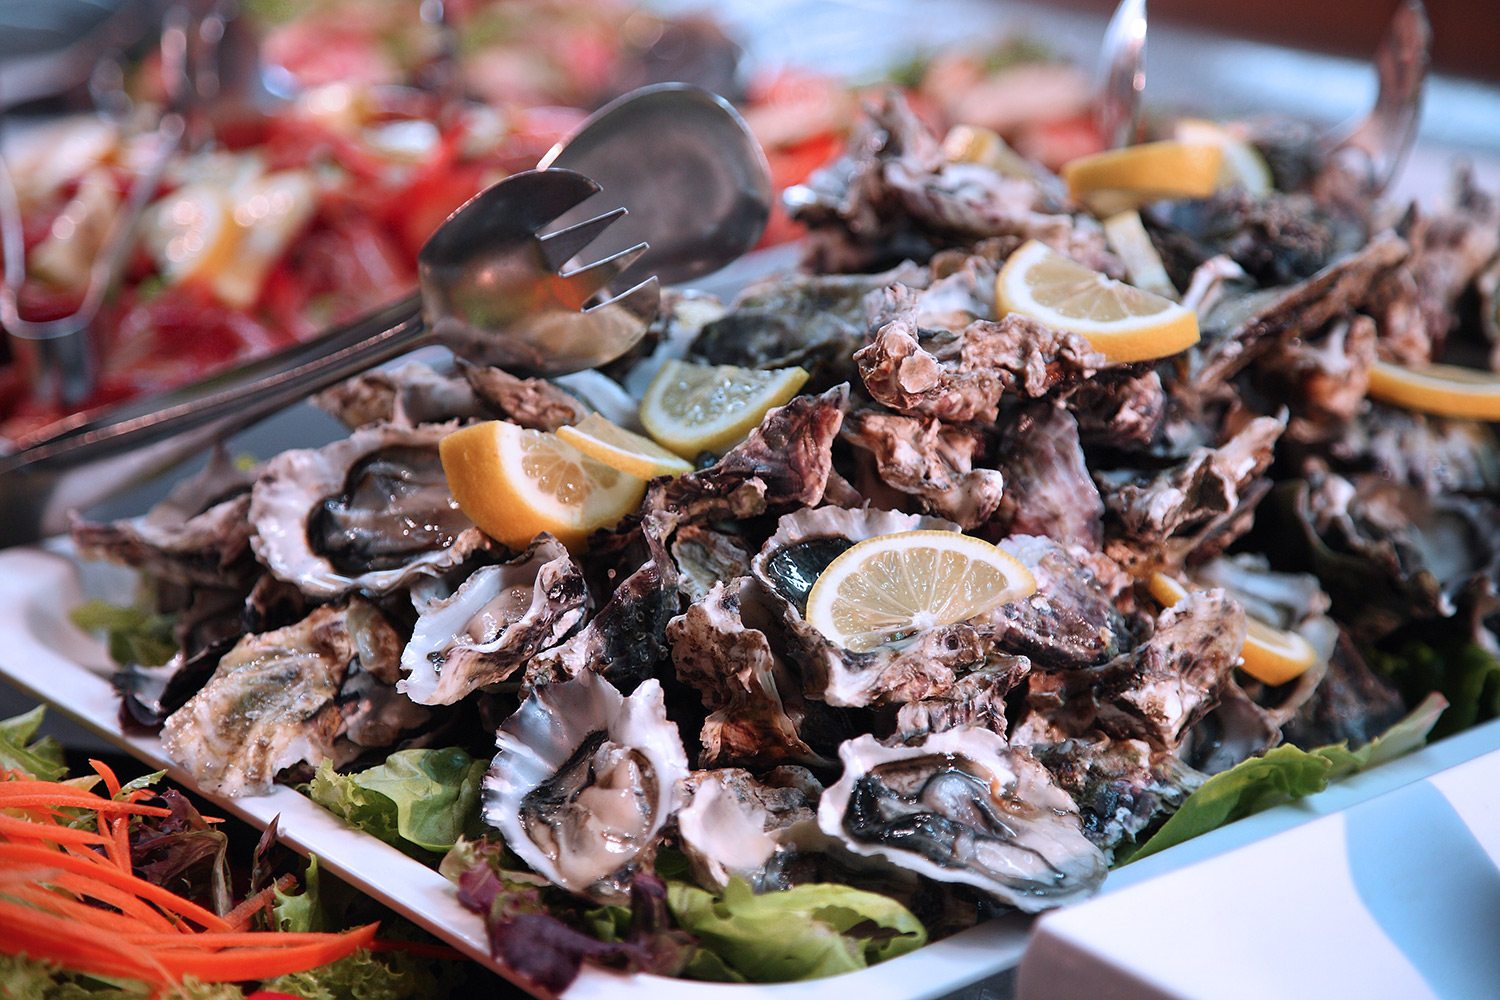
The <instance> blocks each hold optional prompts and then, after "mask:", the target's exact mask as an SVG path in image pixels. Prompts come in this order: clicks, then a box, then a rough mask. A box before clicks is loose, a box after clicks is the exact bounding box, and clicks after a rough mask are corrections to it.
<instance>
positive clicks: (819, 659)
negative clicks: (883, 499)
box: [752, 507, 989, 707]
mask: <svg viewBox="0 0 1500 1000" xmlns="http://www.w3.org/2000/svg"><path fill="white" fill-rule="evenodd" d="M919 528H925V529H928V530H938V531H957V530H958V525H956V524H954V523H953V522H951V521H944V520H941V519H939V518H935V517H919V516H917V515H915V514H901V513H897V512H895V511H888V510H871V509H862V510H844V509H843V508H840V507H819V508H816V509H810V510H799V511H797V512H796V513H795V514H788V515H786V516H785V517H783V518H782V519H781V520H780V521H779V522H778V524H777V526H776V533H775V534H774V535H772V536H771V537H770V538H769V539H768V540H767V541H766V544H765V545H764V546H762V547H761V550H760V553H759V554H758V555H757V556H756V557H755V560H754V562H753V563H752V568H753V570H754V572H755V577H756V579H758V580H759V581H760V582H761V585H762V586H764V587H765V588H766V590H768V591H769V592H770V593H771V595H772V597H773V599H774V602H775V604H776V605H777V606H778V607H779V608H780V609H781V617H782V622H783V623H784V624H785V625H786V628H787V634H788V639H789V641H790V642H791V643H792V645H793V649H792V652H793V656H794V658H796V659H797V661H798V664H799V665H800V666H801V667H802V681H803V689H804V691H805V692H806V693H807V695H808V696H809V697H812V698H818V699H821V700H823V701H826V702H828V703H829V704H830V705H840V706H854V707H857V706H862V705H879V704H888V703H892V702H903V701H915V700H917V699H919V698H926V697H929V696H931V695H933V694H937V693H940V692H942V691H944V690H946V689H947V688H948V687H949V686H951V685H952V683H953V680H954V677H955V676H957V675H958V674H962V673H967V672H968V671H971V670H975V669H978V668H979V667H982V666H983V665H984V664H985V661H986V658H987V657H988V655H989V648H988V647H989V644H988V643H987V642H985V641H983V640H982V638H981V637H980V635H979V633H978V632H977V631H976V630H975V628H974V627H973V626H971V625H964V624H960V625H946V626H942V627H939V628H932V629H928V630H926V631H924V632H921V633H919V634H918V635H916V636H913V637H912V638H910V639H906V640H903V641H901V642H892V643H888V644H886V645H884V646H879V647H877V648H875V649H873V650H870V651H869V652H862V653H857V652H854V651H852V650H848V649H840V648H839V647H838V646H837V645H835V644H834V643H832V642H829V641H828V639H827V638H826V637H824V635H823V634H822V633H821V632H819V631H818V630H817V629H815V628H813V627H812V626H811V625H809V624H808V623H807V621H806V620H805V619H804V618H803V617H802V614H803V611H804V610H805V609H806V607H807V595H808V593H809V592H810V591H811V590H812V586H813V584H814V583H815V582H817V579H818V576H819V575H820V574H821V573H822V572H823V570H824V569H826V568H827V567H828V564H829V563H831V562H833V560H834V559H836V558H837V557H838V556H839V554H840V553H842V552H843V551H844V550H846V549H848V548H850V547H851V546H853V545H854V544H855V543H856V542H860V541H863V540H864V539H866V538H874V537H875V536H877V535H885V534H890V533H892V532H896V531H913V530H916V529H919Z"/></svg>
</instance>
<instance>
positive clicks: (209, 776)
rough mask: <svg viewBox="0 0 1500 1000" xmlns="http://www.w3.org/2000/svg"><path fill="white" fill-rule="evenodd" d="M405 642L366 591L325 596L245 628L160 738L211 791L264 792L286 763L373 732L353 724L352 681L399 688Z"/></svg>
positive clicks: (307, 760)
mask: <svg viewBox="0 0 1500 1000" xmlns="http://www.w3.org/2000/svg"><path fill="white" fill-rule="evenodd" d="M400 649H401V640H400V638H399V637H398V636H397V634H396V631H395V629H393V628H392V627H391V625H390V624H389V623H388V622H387V621H386V620H385V617H384V616H383V615H381V614H380V612H379V611H378V610H376V608H375V607H374V605H372V604H370V603H369V602H368V601H365V600H364V599H362V598H359V597H351V598H349V600H348V601H347V602H346V603H343V604H339V605H333V604H325V605H323V606H322V607H320V608H317V609H315V610H314V611H313V612H312V614H310V615H308V616H307V617H306V618H305V619H303V620H302V621H300V622H298V623H297V624H295V625H289V626H287V627H286V628H281V629H276V630H275V631H272V632H266V633H263V634H261V635H247V636H245V637H244V638H243V639H241V640H240V642H239V643H238V644H236V645H235V647H234V648H233V649H231V650H230V651H229V652H228V653H226V654H224V656H223V658H222V659H220V660H219V665H218V667H217V668H216V669H215V670H214V673H213V676H212V677H211V678H210V679H209V681H208V683H207V684H205V685H204V686H203V689H202V690H200V691H199V692H198V693H197V694H195V695H193V697H192V698H190V699H188V702H187V703H186V704H185V705H183V706H182V708H180V709H178V710H177V711H176V712H174V713H172V715H171V716H169V717H168V718H167V721H166V724H165V725H164V726H163V727H162V746H163V747H164V748H165V749H166V751H167V754H168V756H170V757H171V758H172V760H173V761H175V762H176V763H177V764H178V765H180V766H181V767H182V768H184V769H185V770H186V771H188V772H189V773H190V774H192V775H193V778H194V780H196V781H197V782H198V784H200V785H202V786H203V787H204V788H205V789H207V790H209V791H211V792H214V793H216V794H220V795H229V796H238V795H256V794H263V793H265V792H267V791H269V790H270V787H271V783H272V781H273V780H274V779H275V777H276V775H277V774H278V773H279V772H281V771H283V770H285V769H286V768H289V767H293V766H295V765H298V764H308V765H312V766H317V765H318V764H320V763H322V761H323V760H325V759H328V758H330V757H332V756H334V755H335V752H336V742H337V741H338V739H339V738H340V737H341V736H345V735H349V736H350V737H351V738H352V737H353V736H354V735H363V736H365V737H366V738H374V736H373V735H372V733H373V728H374V727H371V730H370V731H362V732H360V733H357V734H351V733H349V730H348V725H347V720H346V718H345V715H344V709H343V706H342V704H341V701H342V700H343V697H344V693H345V692H344V688H345V686H346V682H347V681H348V680H349V679H350V678H352V677H353V676H355V675H356V674H360V675H364V676H365V677H366V680H364V681H361V682H360V686H361V687H366V690H365V691H364V693H363V694H362V695H358V694H357V693H356V694H357V696H356V698H355V699H354V700H356V701H357V700H358V699H359V698H360V697H363V698H365V699H370V698H373V697H374V695H373V694H372V693H371V690H370V689H369V688H368V687H367V686H368V685H369V684H370V683H371V682H378V683H379V684H380V685H383V686H385V687H386V688H391V687H392V686H393V685H394V684H395V681H396V677H397V660H398V657H399V654H400ZM354 711H355V710H351V715H352V714H354ZM424 717H425V712H423V714H422V716H420V717H419V718H424ZM407 718H408V719H410V718H411V717H410V716H408V717H407ZM378 728H379V735H380V737H381V738H383V739H388V738H394V735H395V734H394V733H391V732H390V731H389V730H390V727H389V726H380V727H378ZM364 745H367V744H364Z"/></svg>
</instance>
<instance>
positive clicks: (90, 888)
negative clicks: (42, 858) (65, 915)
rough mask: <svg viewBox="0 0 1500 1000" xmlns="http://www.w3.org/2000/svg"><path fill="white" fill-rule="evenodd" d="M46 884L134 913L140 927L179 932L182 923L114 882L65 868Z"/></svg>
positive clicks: (124, 912) (129, 913) (123, 911)
mask: <svg viewBox="0 0 1500 1000" xmlns="http://www.w3.org/2000/svg"><path fill="white" fill-rule="evenodd" d="M46 882H47V884H48V885H51V886H55V887H56V888H58V889H66V890H67V891H68V892H71V893H72V894H73V895H75V896H77V897H79V898H80V899H93V900H96V901H98V902H100V903H103V904H104V905H105V906H112V907H114V908H115V909H117V910H119V911H120V912H121V913H123V914H125V915H126V916H129V917H134V918H135V919H136V920H137V921H139V922H140V926H142V927H153V928H156V929H157V930H159V931H162V932H165V933H181V932H182V930H183V928H182V927H181V925H179V924H177V923H174V922H173V921H171V920H168V919H167V918H166V917H165V916H163V915H162V914H161V911H159V910H157V909H156V908H155V907H153V906H152V905H151V904H150V903H147V902H145V901H144V900H142V899H141V898H140V897H139V896H136V895H135V894H133V893H131V892H127V891H125V890H123V889H117V888H115V887H114V886H108V885H104V884H102V883H100V882H99V881H97V880H95V879H92V878H89V877H88V876H86V875H77V874H70V873H66V872H64V873H63V874H61V875H57V876H55V877H53V878H49V879H47V880H46Z"/></svg>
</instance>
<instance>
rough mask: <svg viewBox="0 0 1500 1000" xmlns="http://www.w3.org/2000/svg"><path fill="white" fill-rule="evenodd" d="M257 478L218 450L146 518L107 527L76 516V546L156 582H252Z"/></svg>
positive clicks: (225, 584) (89, 555)
mask: <svg viewBox="0 0 1500 1000" xmlns="http://www.w3.org/2000/svg"><path fill="white" fill-rule="evenodd" d="M254 481H255V473H254V472H249V471H246V470H243V469H239V468H236V467H235V465H234V463H233V462H231V461H230V460H229V456H228V454H227V453H226V452H225V451H224V450H223V449H222V448H216V449H214V452H213V455H212V457H211V458H210V459H209V462H208V465H207V466H206V467H204V469H203V471H202V472H200V473H198V474H197V475H195V476H193V477H191V478H190V479H186V480H184V481H183V482H182V483H180V484H178V486H176V487H175V488H174V489H173V490H172V492H171V493H168V494H167V496H166V499H164V500H162V502H161V503H159V504H157V505H156V506H155V507H152V508H151V510H150V512H149V513H147V514H146V516H145V517H141V518H135V519H129V520H122V521H114V522H111V523H109V524H96V523H94V522H92V521H85V520H82V519H81V518H75V519H74V521H73V523H72V525H71V528H70V532H71V534H72V537H73V543H74V544H75V545H77V546H78V552H79V555H80V556H82V557H83V558H85V559H108V560H109V561H111V562H116V563H120V564H122V565H125V566H131V567H134V568H136V569H139V570H143V571H145V572H147V573H149V574H151V575H152V576H153V577H155V578H157V579H159V580H167V581H171V582H173V583H181V584H193V585H198V586H204V587H216V588H217V587H238V586H240V585H245V584H248V583H249V582H250V580H251V579H252V578H253V577H254V575H255V571H256V567H255V563H254V561H253V560H252V559H250V558H249V556H250V534H251V527H250V522H249V521H248V520H247V519H246V516H245V515H246V511H247V510H248V509H249V506H250V495H249V490H250V484H251V483H253V482H254Z"/></svg>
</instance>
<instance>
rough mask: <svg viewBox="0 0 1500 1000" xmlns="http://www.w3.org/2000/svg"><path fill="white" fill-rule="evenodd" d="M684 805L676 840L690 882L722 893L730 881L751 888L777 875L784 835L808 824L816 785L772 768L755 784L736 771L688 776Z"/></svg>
mask: <svg viewBox="0 0 1500 1000" xmlns="http://www.w3.org/2000/svg"><path fill="white" fill-rule="evenodd" d="M683 790H684V792H685V794H686V797H687V800H688V801H687V804H686V805H684V806H683V807H682V809H681V810H680V811H679V812H678V813H677V835H678V839H679V840H680V841H681V843H682V849H683V852H684V853H685V854H686V855H687V856H688V862H689V863H690V865H691V866H692V872H693V878H694V879H696V880H697V881H698V883H699V884H700V885H702V886H704V887H705V888H707V889H715V890H717V889H722V888H724V886H726V885H728V884H729V880H730V879H731V878H735V877H738V878H742V879H744V880H745V881H747V882H749V883H750V884H751V886H752V888H755V889H757V890H759V889H761V888H773V887H774V886H769V885H765V883H767V882H769V881H771V880H773V879H774V878H776V877H777V875H779V872H778V871H777V868H778V867H779V866H778V865H777V864H776V863H775V858H776V856H777V855H778V854H785V853H790V852H791V851H793V850H794V847H793V845H792V843H791V842H790V838H788V837H787V836H785V833H786V831H787V830H788V829H789V828H790V827H791V826H793V825H794V824H798V823H808V822H811V821H812V820H813V818H814V815H815V813H814V809H815V807H816V805H817V796H818V793H819V791H820V789H819V786H818V783H817V781H816V780H814V778H813V776H812V774H811V773H809V772H808V771H807V770H805V769H803V768H799V767H778V768H774V769H773V770H771V771H770V772H768V773H767V774H766V776H765V778H764V779H762V780H757V779H756V778H755V777H754V776H753V775H751V774H750V772H749V771H745V770H741V769H740V768H719V769H716V770H712V771H694V772H692V773H691V774H690V775H688V777H687V778H686V779H685V780H684V782H683Z"/></svg>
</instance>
